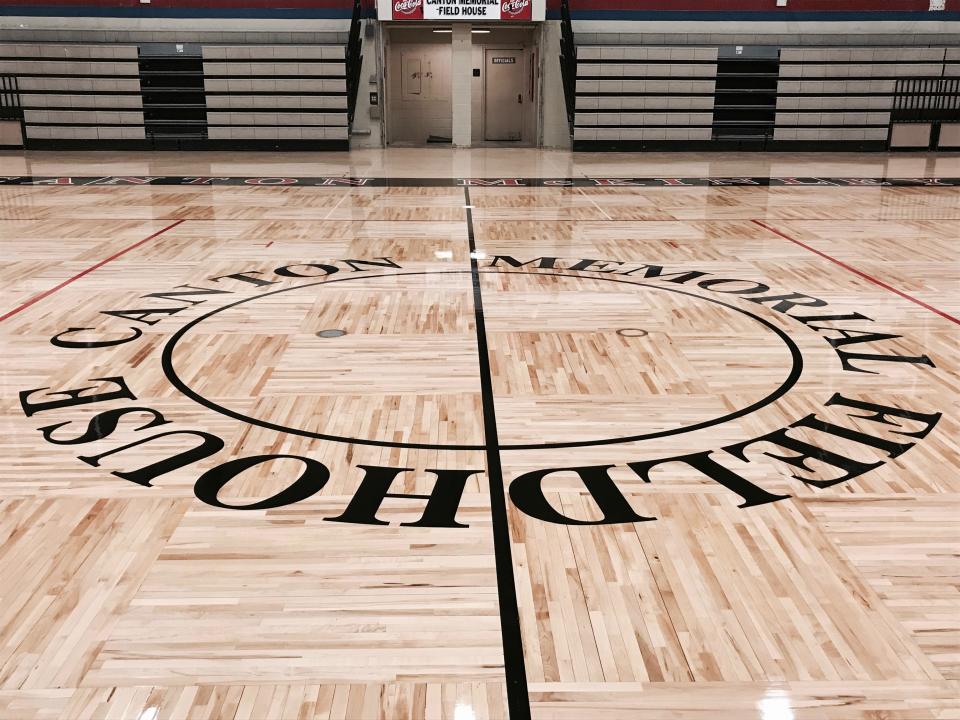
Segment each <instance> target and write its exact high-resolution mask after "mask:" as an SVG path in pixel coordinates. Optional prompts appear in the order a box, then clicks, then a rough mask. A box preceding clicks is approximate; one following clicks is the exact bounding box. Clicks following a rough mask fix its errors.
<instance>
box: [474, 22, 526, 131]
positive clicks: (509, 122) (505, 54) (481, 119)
mask: <svg viewBox="0 0 960 720" xmlns="http://www.w3.org/2000/svg"><path fill="white" fill-rule="evenodd" d="M473 32H474V33H475V34H474V35H473V63H474V64H473V113H472V118H473V122H472V133H471V135H472V138H473V144H474V145H484V144H490V145H505V146H510V147H514V146H521V147H534V146H536V144H537V127H538V116H539V114H540V113H539V109H538V108H539V102H540V88H539V83H540V66H539V54H538V52H537V40H538V37H539V34H538V32H537V28H535V27H532V26H522V25H507V26H504V25H494V26H474V31H473Z"/></svg>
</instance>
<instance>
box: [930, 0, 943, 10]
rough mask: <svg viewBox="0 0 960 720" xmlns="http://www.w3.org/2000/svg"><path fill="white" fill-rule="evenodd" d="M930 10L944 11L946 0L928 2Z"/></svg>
mask: <svg viewBox="0 0 960 720" xmlns="http://www.w3.org/2000/svg"><path fill="white" fill-rule="evenodd" d="M930 9H931V10H946V9H947V0H930Z"/></svg>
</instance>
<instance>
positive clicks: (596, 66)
mask: <svg viewBox="0 0 960 720" xmlns="http://www.w3.org/2000/svg"><path fill="white" fill-rule="evenodd" d="M716 76H717V48H700V47H687V46H674V47H648V46H623V45H579V46H578V47H577V100H576V116H575V121H574V136H573V139H574V142H577V141H644V140H664V141H666V140H677V141H682V140H709V139H710V137H711V132H712V129H711V128H712V124H713V106H714V93H715V91H716Z"/></svg>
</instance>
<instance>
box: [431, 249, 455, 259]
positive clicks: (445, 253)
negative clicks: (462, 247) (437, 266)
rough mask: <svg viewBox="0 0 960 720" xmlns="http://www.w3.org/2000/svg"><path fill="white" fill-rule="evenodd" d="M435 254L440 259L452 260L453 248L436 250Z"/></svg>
mask: <svg viewBox="0 0 960 720" xmlns="http://www.w3.org/2000/svg"><path fill="white" fill-rule="evenodd" d="M433 256H434V257H435V258H437V259H438V260H452V259H453V250H435V251H434V252H433Z"/></svg>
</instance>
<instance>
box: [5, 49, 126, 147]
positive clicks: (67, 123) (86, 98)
mask: <svg viewBox="0 0 960 720" xmlns="http://www.w3.org/2000/svg"><path fill="white" fill-rule="evenodd" d="M0 73H7V74H12V75H16V77H17V82H18V86H19V88H20V103H21V106H22V107H23V116H24V125H25V128H26V140H27V142H28V143H29V141H30V140H143V139H144V124H143V101H142V99H141V95H140V78H139V75H138V73H139V66H138V62H137V47H136V46H135V45H95V44H91V45H80V44H76V45H75V44H58V43H49V44H47V43H5V44H0Z"/></svg>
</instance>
